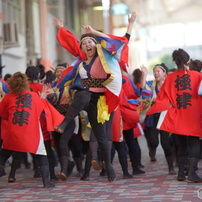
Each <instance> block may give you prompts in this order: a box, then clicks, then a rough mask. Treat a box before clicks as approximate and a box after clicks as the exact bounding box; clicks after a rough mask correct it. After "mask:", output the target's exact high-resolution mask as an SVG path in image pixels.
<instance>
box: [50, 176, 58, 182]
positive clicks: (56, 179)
mask: <svg viewBox="0 0 202 202" xmlns="http://www.w3.org/2000/svg"><path fill="white" fill-rule="evenodd" d="M50 181H51V182H57V181H59V178H58V177H56V176H53V177H51V179H50Z"/></svg>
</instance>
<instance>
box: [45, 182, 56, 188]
mask: <svg viewBox="0 0 202 202" xmlns="http://www.w3.org/2000/svg"><path fill="white" fill-rule="evenodd" d="M53 187H55V185H54V184H53V183H51V182H47V183H46V184H44V185H43V188H53Z"/></svg>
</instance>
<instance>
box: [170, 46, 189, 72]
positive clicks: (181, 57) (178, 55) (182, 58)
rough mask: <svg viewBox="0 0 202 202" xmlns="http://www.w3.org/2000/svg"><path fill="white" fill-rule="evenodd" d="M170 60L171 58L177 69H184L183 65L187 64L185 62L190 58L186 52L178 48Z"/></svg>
mask: <svg viewBox="0 0 202 202" xmlns="http://www.w3.org/2000/svg"><path fill="white" fill-rule="evenodd" d="M172 58H173V61H174V62H175V64H176V65H177V67H178V69H179V68H183V69H184V65H185V64H187V62H188V61H189V59H190V56H189V54H188V53H187V52H186V51H184V50H183V49H181V48H179V49H178V50H174V51H173V53H172Z"/></svg>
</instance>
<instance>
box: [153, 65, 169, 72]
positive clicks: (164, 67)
mask: <svg viewBox="0 0 202 202" xmlns="http://www.w3.org/2000/svg"><path fill="white" fill-rule="evenodd" d="M157 66H160V67H161V69H162V70H163V71H164V72H166V74H168V71H169V69H168V67H167V66H166V65H165V64H164V63H161V64H156V65H155V66H154V68H155V67H157Z"/></svg>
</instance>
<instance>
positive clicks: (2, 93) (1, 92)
mask: <svg viewBox="0 0 202 202" xmlns="http://www.w3.org/2000/svg"><path fill="white" fill-rule="evenodd" d="M0 94H1V97H0V101H1V100H2V99H3V98H4V96H5V95H6V94H5V93H4V91H3V85H2V82H0Z"/></svg>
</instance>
